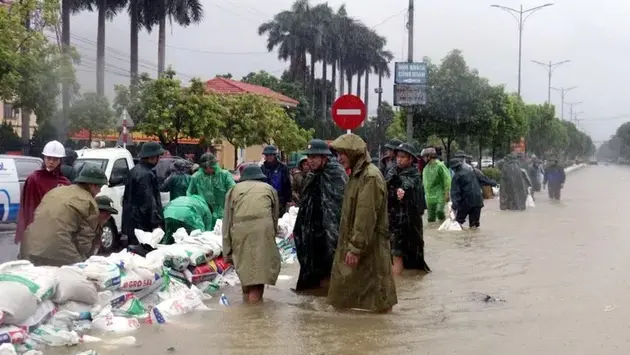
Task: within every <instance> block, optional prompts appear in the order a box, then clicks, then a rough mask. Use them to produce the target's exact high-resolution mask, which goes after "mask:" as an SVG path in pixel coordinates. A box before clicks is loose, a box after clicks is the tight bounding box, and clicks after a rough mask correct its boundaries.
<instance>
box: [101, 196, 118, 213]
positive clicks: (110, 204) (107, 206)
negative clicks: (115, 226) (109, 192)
mask: <svg viewBox="0 0 630 355" xmlns="http://www.w3.org/2000/svg"><path fill="white" fill-rule="evenodd" d="M95 200H96V204H97V205H98V209H99V211H105V212H109V213H111V214H118V210H117V209H115V208H114V201H112V199H111V198H109V197H108V196H105V195H101V196H96V198H95Z"/></svg>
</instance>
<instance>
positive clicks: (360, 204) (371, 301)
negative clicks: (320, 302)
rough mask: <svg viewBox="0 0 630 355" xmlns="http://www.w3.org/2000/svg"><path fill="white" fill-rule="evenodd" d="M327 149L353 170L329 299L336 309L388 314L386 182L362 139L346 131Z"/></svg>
mask: <svg viewBox="0 0 630 355" xmlns="http://www.w3.org/2000/svg"><path fill="white" fill-rule="evenodd" d="M331 147H332V148H333V149H334V150H335V151H336V152H337V153H338V156H339V163H341V164H342V165H343V166H344V167H345V168H346V169H348V168H350V169H352V171H351V173H350V179H349V180H348V184H347V185H346V189H345V192H344V198H343V206H342V210H341V221H340V223H339V226H340V228H339V241H338V243H337V250H336V252H335V258H334V260H333V267H332V274H331V279H330V288H329V291H328V301H329V302H330V304H332V305H333V306H334V307H336V308H358V309H365V310H370V311H374V312H388V311H390V310H391V309H392V307H393V306H394V305H395V304H396V303H398V298H397V296H396V285H395V283H394V278H393V276H392V258H391V246H390V240H389V230H388V225H389V222H388V214H387V186H386V185H385V179H384V178H383V174H381V171H380V170H379V168H378V167H376V166H375V165H374V164H372V163H371V159H370V155H369V154H368V151H367V146H366V144H365V142H364V141H363V140H362V139H361V137H359V136H357V135H355V134H344V135H342V136H341V137H339V138H337V139H335V140H334V141H333V142H332V144H331Z"/></svg>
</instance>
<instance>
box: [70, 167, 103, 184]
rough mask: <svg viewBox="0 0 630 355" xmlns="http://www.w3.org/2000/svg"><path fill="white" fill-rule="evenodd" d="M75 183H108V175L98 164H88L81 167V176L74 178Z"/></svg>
mask: <svg viewBox="0 0 630 355" xmlns="http://www.w3.org/2000/svg"><path fill="white" fill-rule="evenodd" d="M74 182H75V183H77V184H78V183H83V184H94V185H107V176H105V173H104V172H103V170H101V169H99V168H98V167H96V166H93V165H88V166H86V167H85V168H83V169H81V172H80V173H79V176H77V177H76V178H75V179H74Z"/></svg>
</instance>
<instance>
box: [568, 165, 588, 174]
mask: <svg viewBox="0 0 630 355" xmlns="http://www.w3.org/2000/svg"><path fill="white" fill-rule="evenodd" d="M585 166H586V164H577V165H571V166H568V167H566V168H564V172H565V173H570V172H572V171H575V170H579V169H582V168H583V167H585Z"/></svg>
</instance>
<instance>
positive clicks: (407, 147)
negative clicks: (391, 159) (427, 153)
mask: <svg viewBox="0 0 630 355" xmlns="http://www.w3.org/2000/svg"><path fill="white" fill-rule="evenodd" d="M394 152H404V153H407V154H409V155H411V156H412V157H413V158H415V157H416V155H417V154H418V153H417V152H416V148H415V147H414V146H413V145H412V144H409V143H401V144H399V145H398V147H396V148H394Z"/></svg>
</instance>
